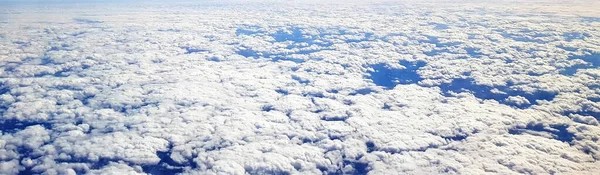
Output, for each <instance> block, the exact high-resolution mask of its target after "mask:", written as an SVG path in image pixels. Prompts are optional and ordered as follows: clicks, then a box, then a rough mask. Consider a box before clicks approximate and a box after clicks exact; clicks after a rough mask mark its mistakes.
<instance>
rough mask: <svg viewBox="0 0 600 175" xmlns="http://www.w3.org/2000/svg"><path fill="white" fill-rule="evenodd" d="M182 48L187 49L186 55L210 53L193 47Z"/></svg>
mask: <svg viewBox="0 0 600 175" xmlns="http://www.w3.org/2000/svg"><path fill="white" fill-rule="evenodd" d="M181 48H182V49H185V54H192V53H201V52H208V50H206V49H199V48H193V47H181Z"/></svg>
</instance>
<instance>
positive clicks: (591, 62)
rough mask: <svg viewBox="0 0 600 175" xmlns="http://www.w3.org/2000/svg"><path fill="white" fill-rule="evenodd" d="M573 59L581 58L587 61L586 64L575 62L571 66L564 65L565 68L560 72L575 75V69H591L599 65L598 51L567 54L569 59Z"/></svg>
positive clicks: (599, 54)
mask: <svg viewBox="0 0 600 175" xmlns="http://www.w3.org/2000/svg"><path fill="white" fill-rule="evenodd" d="M574 59H580V60H583V61H585V62H587V64H577V65H573V66H571V67H566V68H564V70H562V71H561V72H560V74H562V75H568V76H572V75H575V73H577V71H579V70H580V69H591V68H598V67H600V53H591V54H587V55H573V56H569V60H574Z"/></svg>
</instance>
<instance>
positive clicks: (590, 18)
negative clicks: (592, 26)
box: [581, 17, 600, 22]
mask: <svg viewBox="0 0 600 175" xmlns="http://www.w3.org/2000/svg"><path fill="white" fill-rule="evenodd" d="M581 22H600V18H597V17H583V18H581Z"/></svg>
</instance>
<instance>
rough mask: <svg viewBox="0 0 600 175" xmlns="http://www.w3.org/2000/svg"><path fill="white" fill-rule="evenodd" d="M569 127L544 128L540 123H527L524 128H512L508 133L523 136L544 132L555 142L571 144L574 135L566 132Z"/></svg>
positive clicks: (557, 125) (561, 125) (558, 125)
mask: <svg viewBox="0 0 600 175" xmlns="http://www.w3.org/2000/svg"><path fill="white" fill-rule="evenodd" d="M568 127H569V125H566V124H556V125H550V126H548V127H545V126H544V124H542V123H529V124H527V126H526V127H525V128H513V129H510V130H509V131H508V133H510V134H523V133H525V132H527V131H532V132H533V133H535V132H546V133H549V134H551V135H552V137H553V138H554V139H556V140H559V141H562V142H571V141H573V138H574V137H575V134H573V133H571V132H569V131H567V128H568Z"/></svg>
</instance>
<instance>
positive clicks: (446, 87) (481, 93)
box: [440, 79, 557, 109]
mask: <svg viewBox="0 0 600 175" xmlns="http://www.w3.org/2000/svg"><path fill="white" fill-rule="evenodd" d="M440 89H441V90H442V92H443V93H444V95H446V96H451V93H450V92H454V93H460V92H469V93H471V94H473V95H474V96H475V97H477V98H479V99H485V100H496V101H498V102H499V103H502V104H505V105H509V106H513V107H517V108H521V109H523V108H528V107H530V106H532V105H536V104H537V102H536V100H547V101H551V100H552V99H554V97H555V96H556V95H557V93H554V92H547V91H541V90H538V91H535V92H525V91H522V90H519V89H514V88H511V87H510V85H509V86H498V87H490V86H485V85H478V84H476V83H475V81H474V80H473V79H454V80H453V81H452V82H450V83H446V84H442V85H440ZM494 89H497V90H498V91H500V92H502V93H494V92H493V90H494ZM510 96H521V97H524V98H525V99H527V100H528V101H529V102H530V103H529V104H514V103H511V102H508V101H506V98H508V97H510Z"/></svg>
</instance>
